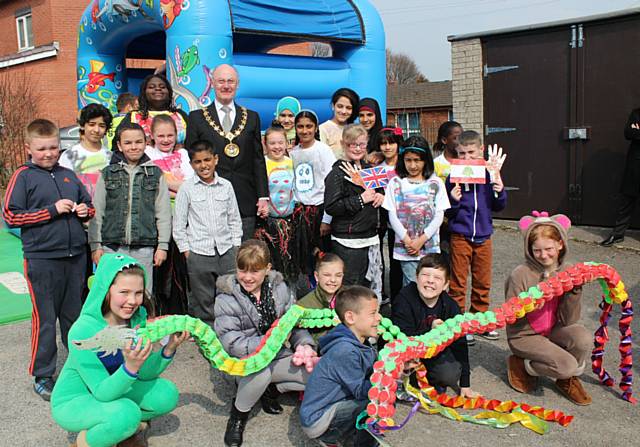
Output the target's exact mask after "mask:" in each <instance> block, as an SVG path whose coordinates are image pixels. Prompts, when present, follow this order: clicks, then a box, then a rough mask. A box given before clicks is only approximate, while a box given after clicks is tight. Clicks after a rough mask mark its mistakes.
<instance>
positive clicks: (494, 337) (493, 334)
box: [480, 331, 500, 340]
mask: <svg viewBox="0 0 640 447" xmlns="http://www.w3.org/2000/svg"><path fill="white" fill-rule="evenodd" d="M480 337H483V338H486V339H487V340H497V339H499V338H500V334H498V333H497V332H496V331H488V332H483V333H482V334H480Z"/></svg>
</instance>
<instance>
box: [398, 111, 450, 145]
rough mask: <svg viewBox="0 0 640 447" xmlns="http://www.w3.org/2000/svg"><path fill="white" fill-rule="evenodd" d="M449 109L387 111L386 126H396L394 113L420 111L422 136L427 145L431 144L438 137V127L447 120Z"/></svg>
mask: <svg viewBox="0 0 640 447" xmlns="http://www.w3.org/2000/svg"><path fill="white" fill-rule="evenodd" d="M449 110H450V109H401V110H387V124H389V125H393V126H395V125H396V115H395V114H396V113H413V112H417V111H420V129H421V133H422V136H423V137H425V138H426V139H427V141H428V142H429V144H433V143H434V141H435V140H436V138H437V136H438V127H440V125H441V124H442V123H444V122H445V121H448V120H449Z"/></svg>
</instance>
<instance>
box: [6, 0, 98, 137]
mask: <svg viewBox="0 0 640 447" xmlns="http://www.w3.org/2000/svg"><path fill="white" fill-rule="evenodd" d="M88 4H89V1H88V0H34V1H28V0H19V1H9V2H7V3H3V4H2V5H1V6H0V56H7V55H10V54H15V53H16V52H17V50H18V42H17V32H16V25H15V11H16V10H18V9H20V8H23V7H26V6H31V13H32V25H33V36H34V41H35V46H40V45H48V44H51V43H53V42H54V41H57V42H59V44H60V50H59V51H58V55H57V56H56V57H52V58H47V59H41V60H38V61H33V62H28V63H26V64H22V65H14V66H12V67H9V68H5V69H0V73H5V72H8V73H10V74H14V73H15V74H20V73H23V72H26V73H29V74H30V76H31V77H32V79H33V80H34V82H36V83H37V86H38V90H39V92H40V94H41V96H42V116H43V117H45V118H48V119H51V120H52V121H54V122H55V123H57V124H58V125H59V126H68V125H71V124H73V123H74V122H75V119H76V116H77V99H76V48H77V30H78V23H79V21H80V16H81V15H82V13H83V11H84V10H85V8H86V7H87V5H88Z"/></svg>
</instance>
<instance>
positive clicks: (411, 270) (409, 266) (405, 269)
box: [400, 261, 420, 287]
mask: <svg viewBox="0 0 640 447" xmlns="http://www.w3.org/2000/svg"><path fill="white" fill-rule="evenodd" d="M419 263H420V261H400V267H401V268H402V287H404V286H406V285H407V284H409V283H410V282H416V269H417V268H418V264H419Z"/></svg>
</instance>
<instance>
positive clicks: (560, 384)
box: [556, 377, 591, 405]
mask: <svg viewBox="0 0 640 447" xmlns="http://www.w3.org/2000/svg"><path fill="white" fill-rule="evenodd" d="M556 387H557V388H558V390H559V391H560V392H561V393H562V394H564V395H565V397H566V398H567V399H569V400H570V401H571V402H573V403H574V404H576V405H589V404H590V403H591V396H589V393H587V391H586V390H585V389H584V388H583V386H582V382H580V379H578V378H577V377H569V378H568V379H558V380H556Z"/></svg>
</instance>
